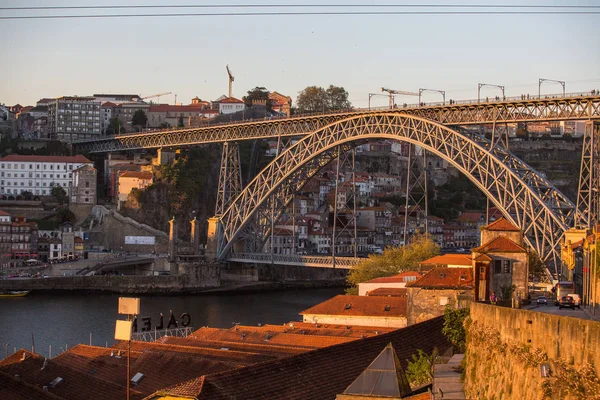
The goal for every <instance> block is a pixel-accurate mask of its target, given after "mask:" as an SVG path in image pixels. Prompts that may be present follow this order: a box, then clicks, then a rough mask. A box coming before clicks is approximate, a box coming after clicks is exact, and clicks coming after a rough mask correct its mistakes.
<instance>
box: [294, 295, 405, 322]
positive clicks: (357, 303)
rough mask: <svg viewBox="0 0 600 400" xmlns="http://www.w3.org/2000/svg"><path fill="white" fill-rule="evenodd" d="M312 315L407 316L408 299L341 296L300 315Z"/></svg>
mask: <svg viewBox="0 0 600 400" xmlns="http://www.w3.org/2000/svg"><path fill="white" fill-rule="evenodd" d="M348 305H349V307H348ZM386 308H387V311H386ZM312 314H316V315H341V316H371V317H399V316H405V315H406V298H403V297H370V296H348V295H343V294H340V295H337V296H335V297H333V298H331V299H329V300H325V301H324V302H322V303H320V304H317V305H316V306H314V307H311V308H309V309H307V310H304V311H302V312H301V313H300V315H312Z"/></svg>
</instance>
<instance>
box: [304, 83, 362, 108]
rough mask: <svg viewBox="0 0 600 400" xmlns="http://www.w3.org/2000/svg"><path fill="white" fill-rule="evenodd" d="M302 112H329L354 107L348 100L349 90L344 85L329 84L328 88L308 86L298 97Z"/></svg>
mask: <svg viewBox="0 0 600 400" xmlns="http://www.w3.org/2000/svg"><path fill="white" fill-rule="evenodd" d="M296 106H297V108H298V112H300V113H307V112H308V113H311V112H327V111H335V110H342V109H346V108H350V107H352V104H351V103H350V101H349V100H348V92H347V91H346V89H344V88H343V87H339V86H333V85H329V87H328V88H327V89H323V88H322V87H319V86H308V87H306V88H305V89H304V90H302V91H301V92H300V93H298V98H297V99H296Z"/></svg>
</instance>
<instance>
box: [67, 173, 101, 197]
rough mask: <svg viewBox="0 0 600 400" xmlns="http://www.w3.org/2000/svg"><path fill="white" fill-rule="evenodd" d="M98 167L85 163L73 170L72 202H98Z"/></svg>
mask: <svg viewBox="0 0 600 400" xmlns="http://www.w3.org/2000/svg"><path fill="white" fill-rule="evenodd" d="M96 175H97V172H96V168H94V167H92V166H91V165H84V166H82V167H79V168H77V169H74V170H73V184H72V187H71V203H72V204H96V200H97V197H96Z"/></svg>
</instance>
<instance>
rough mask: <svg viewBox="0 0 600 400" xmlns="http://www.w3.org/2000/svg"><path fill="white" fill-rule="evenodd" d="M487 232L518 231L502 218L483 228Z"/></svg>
mask: <svg viewBox="0 0 600 400" xmlns="http://www.w3.org/2000/svg"><path fill="white" fill-rule="evenodd" d="M484 229H487V230H488V231H508V232H518V231H520V229H519V228H518V227H516V226H515V225H513V224H512V223H511V222H509V221H508V220H506V219H504V218H499V219H497V220H496V221H494V222H492V223H491V224H489V225H487V226H484Z"/></svg>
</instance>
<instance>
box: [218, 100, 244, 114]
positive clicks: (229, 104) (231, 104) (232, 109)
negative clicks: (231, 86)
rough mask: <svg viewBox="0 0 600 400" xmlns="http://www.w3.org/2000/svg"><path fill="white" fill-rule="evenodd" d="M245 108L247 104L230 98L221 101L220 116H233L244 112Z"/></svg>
mask: <svg viewBox="0 0 600 400" xmlns="http://www.w3.org/2000/svg"><path fill="white" fill-rule="evenodd" d="M245 108H246V104H245V103H244V102H243V101H241V100H239V99H236V98H235V97H228V98H226V99H223V100H221V101H219V114H233V113H236V112H238V111H243V110H244V109H245Z"/></svg>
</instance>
